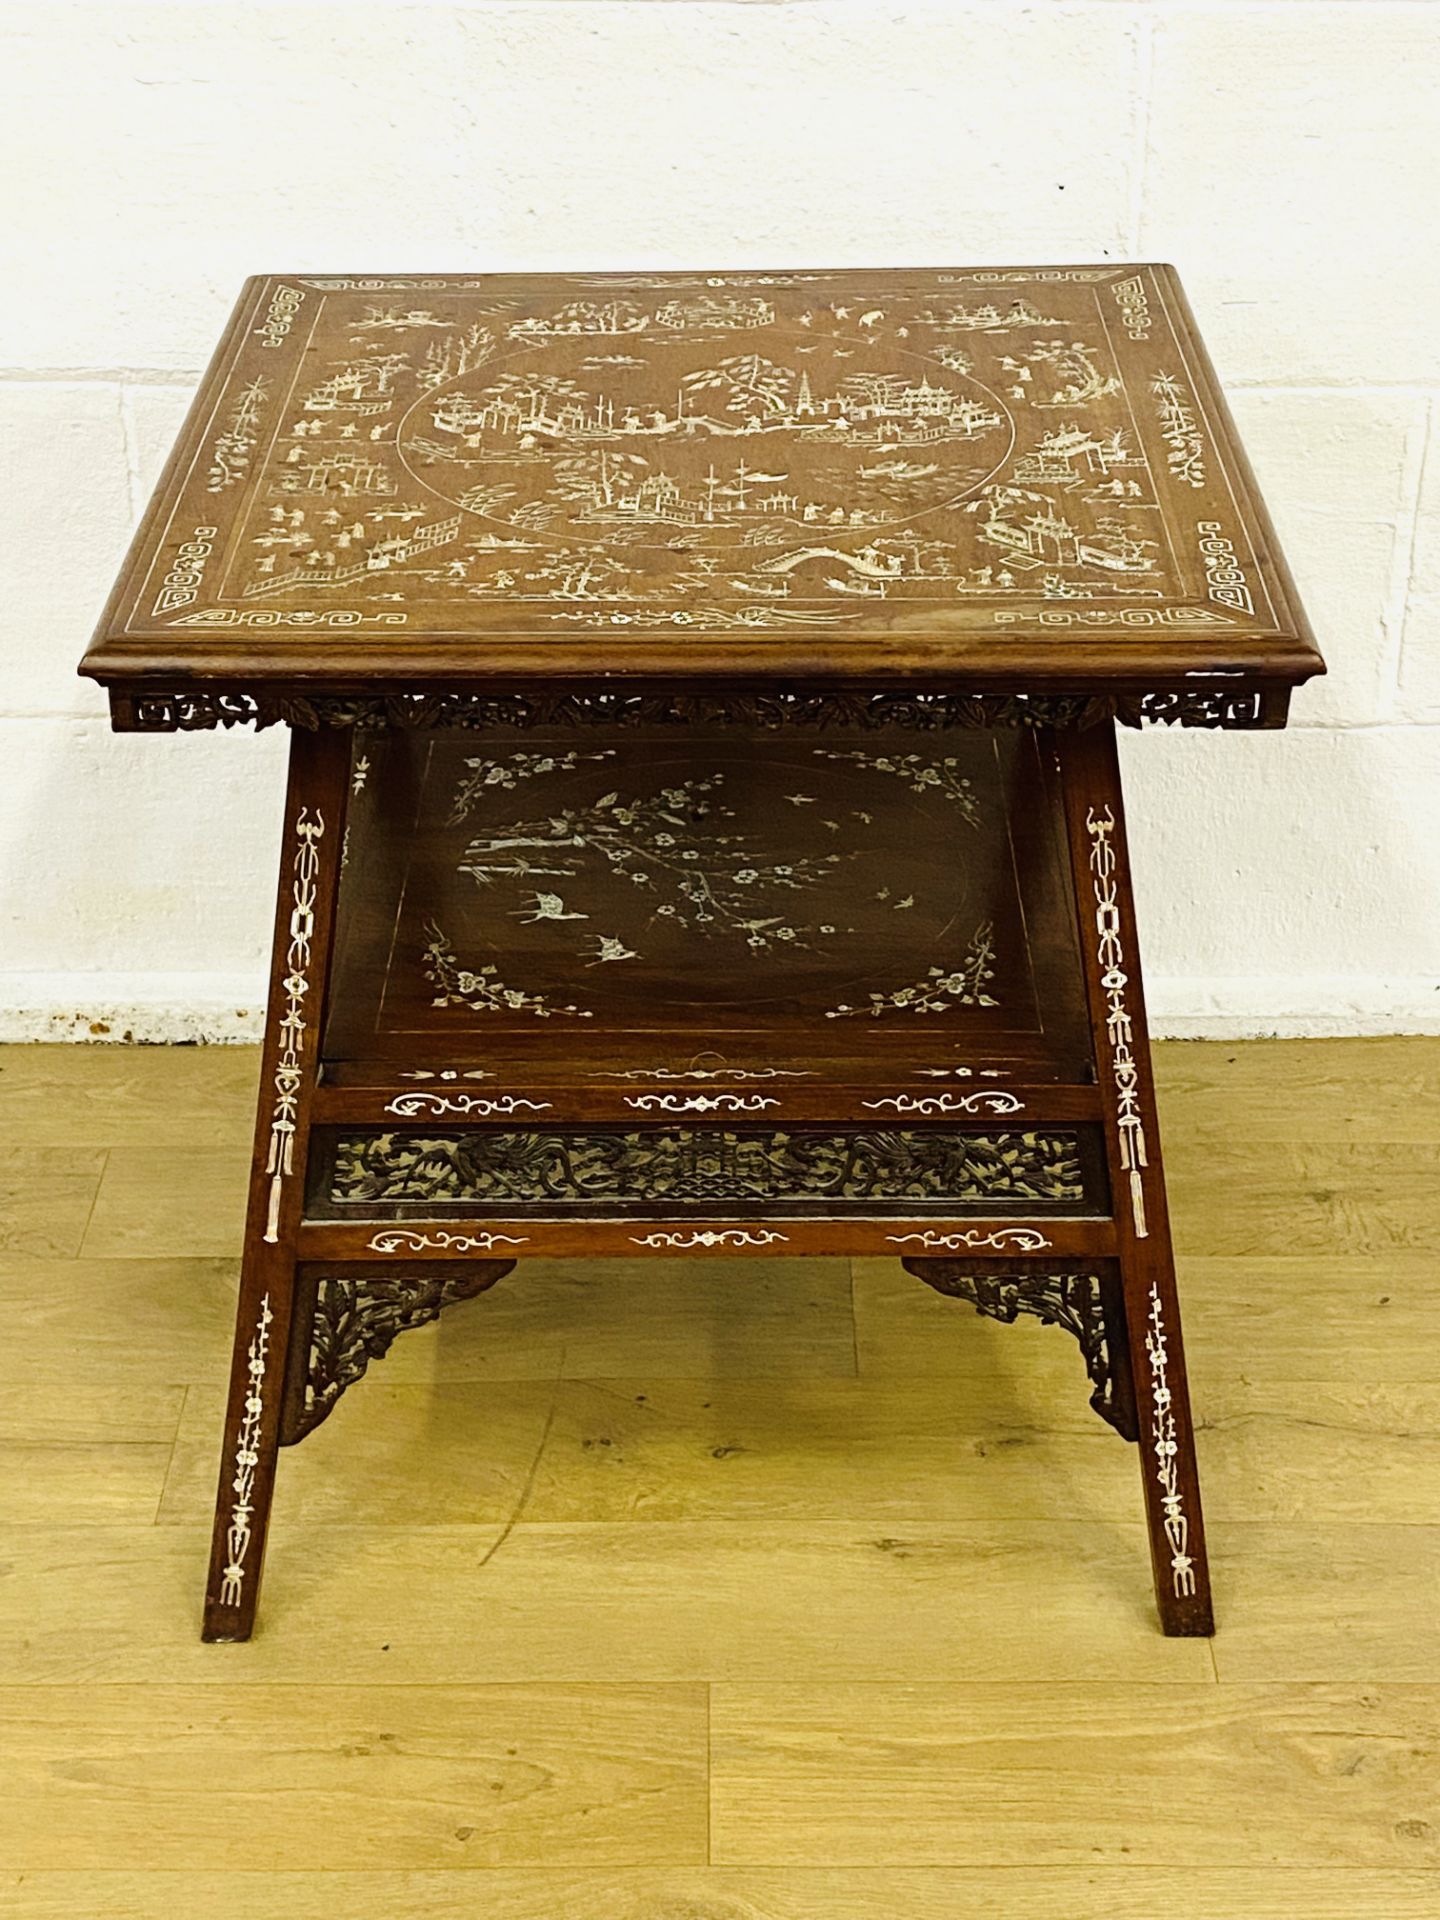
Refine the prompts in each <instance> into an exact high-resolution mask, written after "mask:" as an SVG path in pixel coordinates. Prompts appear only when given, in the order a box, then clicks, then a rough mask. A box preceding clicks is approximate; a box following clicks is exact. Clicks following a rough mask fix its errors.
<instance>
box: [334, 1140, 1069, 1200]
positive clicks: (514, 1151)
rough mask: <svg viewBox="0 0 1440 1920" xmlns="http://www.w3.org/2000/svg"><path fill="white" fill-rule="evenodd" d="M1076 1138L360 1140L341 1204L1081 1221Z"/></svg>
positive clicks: (338, 1152)
mask: <svg viewBox="0 0 1440 1920" xmlns="http://www.w3.org/2000/svg"><path fill="white" fill-rule="evenodd" d="M1085 1192H1086V1190H1085V1182H1084V1176H1083V1172H1082V1168H1081V1163H1080V1154H1079V1142H1078V1139H1077V1136H1076V1135H1075V1134H1074V1133H1071V1132H1046V1133H992V1134H978V1133H940V1132H929V1131H927V1132H919V1133H908V1132H889V1131H885V1132H873V1133H843V1134H842V1133H818V1132H817V1133H807V1132H800V1131H795V1132H790V1131H786V1132H761V1131H757V1132H753V1133H752V1132H731V1131H729V1130H728V1129H727V1130H720V1129H707V1128H698V1127H697V1128H694V1129H689V1128H687V1129H678V1128H677V1129H673V1130H671V1129H665V1130H657V1131H650V1130H647V1131H645V1132H643V1133H642V1132H635V1133H627V1132H610V1131H601V1130H594V1131H588V1130H587V1131H581V1130H578V1129H577V1130H575V1131H567V1132H565V1133H540V1132H528V1131H527V1132H524V1133H519V1132H515V1133H511V1132H504V1133H501V1132H489V1131H486V1132H475V1133H458V1134H416V1133H408V1132H394V1133H390V1132H385V1133H346V1134H342V1135H341V1136H340V1138H339V1140H338V1141H337V1142H336V1147H335V1162H334V1170H333V1173H332V1176H331V1180H330V1199H331V1201H332V1202H333V1203H335V1204H336V1205H338V1206H342V1207H347V1208H353V1207H356V1206H365V1205H371V1204H375V1203H386V1204H394V1203H406V1202H408V1203H412V1204H415V1203H418V1204H421V1205H430V1206H433V1205H437V1204H445V1203H453V1202H456V1201H464V1202H469V1203H477V1204H482V1205H494V1204H496V1203H504V1204H507V1205H513V1204H516V1203H519V1204H521V1205H524V1204H530V1205H541V1206H544V1205H547V1204H549V1205H553V1204H554V1203H555V1202H557V1201H559V1202H566V1201H568V1202H575V1201H589V1202H591V1203H601V1204H605V1205H612V1204H616V1203H622V1202H627V1201H628V1202H652V1201H660V1202H666V1203H671V1204H695V1203H714V1202H717V1201H718V1202H725V1201H746V1202H749V1201H756V1200H762V1201H765V1200H770V1201H773V1200H827V1201H831V1202H834V1201H861V1202H873V1201H879V1202H888V1203H896V1202H902V1201H904V1202H916V1201H925V1200H931V1201H938V1200H944V1201H947V1202H954V1203H956V1204H966V1203H969V1204H972V1205H981V1204H988V1203H993V1202H996V1201H999V1202H1001V1203H1005V1202H1011V1203H1013V1202H1014V1201H1017V1200H1023V1201H1025V1202H1026V1206H1027V1210H1033V1211H1036V1212H1047V1211H1048V1212H1056V1211H1062V1210H1065V1209H1067V1208H1068V1209H1072V1210H1073V1208H1074V1207H1075V1205H1076V1203H1077V1202H1081V1201H1083V1200H1084V1198H1085Z"/></svg>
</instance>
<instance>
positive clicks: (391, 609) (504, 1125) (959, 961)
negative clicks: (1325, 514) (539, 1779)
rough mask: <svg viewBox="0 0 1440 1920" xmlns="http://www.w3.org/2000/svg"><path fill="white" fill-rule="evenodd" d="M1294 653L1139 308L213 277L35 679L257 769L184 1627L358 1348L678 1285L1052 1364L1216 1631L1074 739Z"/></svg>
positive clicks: (903, 292) (1125, 906) (1195, 1610)
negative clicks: (203, 369)
mask: <svg viewBox="0 0 1440 1920" xmlns="http://www.w3.org/2000/svg"><path fill="white" fill-rule="evenodd" d="M1323 670H1324V668H1323V662H1322V661H1321V659H1320V656H1319V654H1318V652H1317V651H1316V648H1315V645H1314V642H1313V640H1312V639H1311V637H1310V635H1309V632H1308V630H1307V627H1306V624H1305V620H1304V616H1303V614H1302V612H1301V610H1300V608H1299V606H1298V604H1297V601H1296V598H1295V594H1294V589H1293V586H1292V584H1291V582H1290V579H1289V576H1288V575H1287V573H1286V570H1285V567H1284V564H1283V562H1282V560H1281V557H1280V555H1279V552H1278V550H1277V548H1276V544H1275V540H1274V536H1273V533H1272V531H1271V528H1270V525H1269V522H1268V520H1267V518H1266V516H1265V512H1264V509H1263V507H1262V505H1261V503H1260V500H1259V498H1258V496H1257V493H1256V489H1255V485H1254V482H1253V479H1252V477H1251V475H1250V472H1249V469H1248V468H1247V466H1246V463H1245V460H1244V457H1243V454H1242V452H1241V449H1240V447H1239V445H1238V442H1237V440H1236V436H1235V433H1234V429H1233V427H1232V425H1231V422H1230V420H1229V416H1228V414H1227V412H1226V409H1225V406H1224V402H1223V399H1222V397H1221V394H1220V390H1219V387H1218V385H1217V382H1216V378H1215V375H1214V372H1213V371H1212V369H1211V366H1210V363H1209V361H1208V360H1207V358H1206V356H1205V353H1204V351H1203V349H1202V347H1201V345H1200V343H1199V340H1198V338H1197V336H1196V332H1195V327H1194V322H1193V320H1192V318H1191V316H1190V313H1189V311H1188V309H1187V307H1186V305H1185V301H1184V297H1183V294H1182V292H1181V289H1180V286H1179V282H1178V280H1177V277H1176V275H1175V273H1174V271H1173V270H1172V269H1171V268H1169V267H1164V266H1150V265H1108V266H1096V267H1055V268H1028V267H1026V268H1016V269H998V268H985V269H956V270H951V271H929V270H927V271H920V270H910V269H899V270H893V271H885V272H858V271H853V270H849V269H846V270H838V271H833V272H826V271H816V272H774V273H763V272H753V273H752V272H743V273H735V272H729V273H714V274H702V273H676V274H650V273H637V274H620V273H616V274H585V275H554V276H508V275H493V276H455V275H445V274H437V275H431V276H424V275H408V276H384V275H380V276H370V277H356V278H345V277H334V278H327V277H322V276H316V275H311V274H282V275H274V276H265V277H261V278H258V279H254V280H252V281H250V282H248V283H247V285H246V287H245V289H244V292H243V294H242V296H241V298H240V301H239V304H238V306H237V307H236V309H235V313H234V316H233V318H232V320H231V322H230V325H229V327H228V329H227V331H226V333H225V335H224V337H223V339H222V341H221V343H220V346H219V349H218V351H217V353H216V356H215V358H214V361H213V362H212V364H211V367H210V369H209V371H208V373H207V374H206V376H205V379H204V382H203V384H202V386H201V388H200V391H199V395H198V397H197V399H196V402H195V405H194V408H193V410H192V412H191V414H190V417H189V419H188V421H187V423H186V425H185V428H184V431H183V433H182V434H181V436H180V440H179V443H178V445H177V446H176V449H175V452H174V454H173V456H172V458H171V461H170V464H169V466H168V467H167V469H166V472H165V475H164V478H163V480H162V482H161V484H160V487H159V489H158V491H157V493H156V495H155V499H154V501H153V503H152V505H151V507H150V510H149V512H148V513H147V515H146V517H145V520H144V522H143V524H142V526H141V529H140V531H139V533H138V535H137V537H136V540H135V543H134V545H133V547H132V549H131V552H130V554H129V557H128V559H127V561H126V563H125V566H124V569H123V572H122V574H121V576H120V579H119V582H118V584H117V586H116V589H115V592H114V594H113V596H112V598H111V600H110V602H109V605H108V607H107V609H106V612H105V614H104V617H103V620H102V623H101V626H100V630H99V632H98V634H97V637H96V639H95V642H94V644H93V645H92V647H91V650H90V651H89V653H88V654H87V656H86V658H85V661H84V663H83V666H82V671H83V672H85V673H88V674H90V675H92V676H93V677H94V678H95V679H97V680H99V681H100V682H102V683H103V685H104V686H105V687H106V688H107V689H108V693H109V699H110V704H111V711H112V716H113V721H114V724H115V726H116V727H117V728H120V729H124V730H133V731H142V732H144V731H152V732H175V731H186V730H189V729H192V728H213V727H234V726H237V725H241V724H243V723H250V722H253V723H254V724H255V725H256V726H257V727H260V726H267V725H270V724H272V723H277V722H278V723H284V724H287V725H288V726H289V728H290V773H289V785H288V790H287V794H286V798H285V812H284V840H283V848H282V853H281V860H280V873H279V883H278V889H277V897H276V911H275V942H274V965H273V970H272V975H271V983H270V1001H269V1012H268V1016H267V1024H266V1030H265V1042H264V1055H263V1066H262V1082H261V1092H260V1101H259V1110H258V1114H257V1121H256V1133H255V1150H254V1159H253V1167H252V1172H251V1177H250V1191H249V1212H248V1217H247V1225H246V1230H245V1242H244V1256H243V1268H242V1277H241V1286H240V1300H239V1311H238V1319H237V1324H236V1333H235V1347H234V1362H233V1373H232V1380H231V1387H230V1397H229V1409H228V1413H227V1418H226V1424H225V1432H224V1438H223V1452H222V1462H221V1476H220V1485H219V1492H218V1498H217V1505H216V1514H215V1536H214V1550H213V1554H212V1560H211V1566H210V1574H209V1583H208V1588H207V1595H206V1606H205V1620H204V1634H205V1637H206V1638H207V1639H209V1640H237V1639H244V1638H246V1637H247V1636H248V1635H249V1634H250V1632H251V1629H252V1626H253V1623H254V1618H255V1607H256V1600H257V1597H258V1593H259V1587H260V1575H261V1565H262V1559H263V1554H264V1547H265V1534H266V1525H267V1520H268V1516H269V1512H270V1506H271V1498H272V1491H273V1486H274V1479H275V1469H276V1460H277V1452H278V1449H279V1448H280V1447H281V1446H284V1445H287V1444H291V1443H294V1442H295V1441H298V1440H299V1439H301V1438H302V1437H303V1436H304V1435H306V1434H307V1433H309V1432H311V1431H312V1430H313V1429H314V1428H315V1427H316V1426H317V1425H318V1424H319V1422H320V1421H322V1420H323V1419H324V1418H325V1416H326V1415H327V1414H328V1412H329V1411H330V1409H331V1408H332V1407H333V1406H334V1405H335V1403H336V1401H337V1399H338V1398H339V1396H340V1395H341V1394H342V1393H343V1392H345V1391H346V1389H347V1388H348V1387H349V1386H350V1385H352V1384H353V1383H354V1382H355V1381H356V1380H357V1379H358V1378H359V1377H360V1376H361V1375H362V1374H363V1373H364V1372H365V1370H366V1368H367V1366H368V1365H369V1364H370V1363H371V1362H372V1361H374V1360H377V1359H379V1358H380V1356H382V1355H383V1354H384V1353H385V1351H386V1350H387V1348H388V1347H389V1346H390V1344H391V1342H392V1341H393V1340H394V1339H396V1338H397V1337H398V1336H399V1335H400V1334H401V1333H402V1332H403V1331H404V1330H405V1329H407V1328H410V1327H414V1326H417V1325H419V1324H421V1323H423V1322H425V1321H428V1320H431V1319H433V1318H435V1316H436V1315H437V1314H439V1313H440V1312H442V1311H443V1310H444V1309H445V1308H447V1307H448V1306H450V1305H451V1304H452V1303H454V1302H457V1301H459V1300H462V1299H465V1298H468V1297H471V1296H473V1295H476V1294H479V1293H481V1292H483V1291H484V1290H486V1289H487V1288H489V1287H491V1286H493V1285H494V1284H495V1283H496V1282H497V1280H499V1279H500V1278H501V1276H502V1275H504V1274H506V1273H508V1272H509V1271H510V1270H511V1268H512V1267H513V1266H515V1264H516V1262H517V1261H518V1262H520V1263H521V1274H520V1277H521V1278H523V1262H524V1260H525V1259H526V1258H528V1257H531V1256H536V1255H546V1256H556V1255H559V1256H562V1257H566V1258H571V1257H574V1258H579V1257H582V1256H590V1255H605V1254H609V1255H615V1254H624V1255H626V1256H629V1257H634V1256H637V1255H648V1254H654V1255H658V1256H673V1255H676V1254H680V1253H684V1254H686V1255H687V1256H688V1255H694V1256H696V1257H705V1256H714V1255H718V1254H745V1255H763V1256H774V1255H777V1254H792V1253H793V1254H869V1255H876V1254H884V1255H887V1256H890V1257H893V1258H898V1259H900V1260H902V1261H903V1263H904V1265H905V1266H906V1267H907V1268H908V1269H909V1270H910V1271H911V1272H912V1273H913V1274H914V1275H915V1276H916V1277H917V1278H918V1279H919V1280H921V1281H924V1282H926V1283H928V1284H929V1285H930V1286H932V1287H935V1288H937V1289H938V1290H939V1291H940V1292H941V1293H944V1294H947V1295H951V1296H953V1297H954V1298H956V1299H958V1300H962V1301H966V1302H969V1303H970V1304H971V1305H972V1306H974V1307H975V1308H976V1309H977V1310H978V1311H979V1312H981V1313H984V1314H989V1315H993V1316H996V1317H997V1318H999V1319H1001V1320H1006V1321H1013V1320H1015V1319H1016V1317H1017V1316H1018V1315H1019V1314H1021V1313H1026V1314H1034V1315H1037V1316H1038V1317H1039V1318H1040V1319H1041V1320H1042V1321H1044V1322H1046V1323H1048V1324H1052V1325H1056V1326H1059V1327H1061V1328H1063V1329H1065V1330H1066V1331H1067V1332H1069V1333H1070V1334H1071V1335H1072V1336H1073V1337H1074V1338H1075V1340H1076V1341H1077V1343H1078V1345H1079V1347H1080V1350H1081V1356H1082V1360H1083V1366H1084V1371H1085V1375H1086V1377H1087V1378H1088V1382H1089V1385H1090V1399H1091V1404H1092V1405H1093V1406H1094V1408H1095V1410H1096V1412H1097V1413H1098V1414H1099V1415H1100V1416H1101V1417H1102V1418H1103V1419H1105V1420H1106V1421H1108V1422H1109V1423H1110V1425H1111V1426H1112V1427H1114V1428H1115V1429H1116V1430H1117V1432H1118V1433H1119V1434H1121V1435H1123V1436H1124V1437H1125V1438H1126V1439H1128V1440H1131V1441H1134V1442H1137V1443H1138V1453H1139V1459H1140V1469H1141V1481H1142V1486H1143V1490H1144V1501H1145V1512H1146V1516H1147V1521H1148V1527H1149V1537H1150V1543H1151V1549H1152V1560H1153V1570H1154V1580H1155V1592H1156V1598H1157V1603H1158V1608H1159V1616H1160V1622H1161V1625H1162V1627H1163V1629H1164V1631H1165V1632H1166V1633H1171V1634H1206V1633H1209V1632H1211V1631H1212V1613H1211V1600H1210V1586H1209V1577H1208V1573H1207V1567H1206V1558H1205V1544H1204V1532H1203V1525H1202V1520H1201V1510H1200V1494H1199V1486H1198V1482H1197V1478H1196V1471H1195V1457H1194V1445H1193V1437H1192V1424H1191V1413H1190V1405H1189V1398H1188V1394H1187V1390H1186V1379H1185V1362H1184V1354H1183V1349H1182V1344H1181V1332H1180V1317H1179V1306H1178V1302H1177V1299H1176V1290H1175V1276H1174V1267H1173V1261H1172V1254H1171V1241H1170V1231H1169V1226H1168V1221H1167V1215H1166V1202H1165V1184H1164V1175H1163V1170H1162V1163H1161V1157H1160V1142H1159V1134H1158V1128H1157V1124H1156V1116H1155V1103H1154V1094H1153V1089H1152V1083H1151V1074H1150V1063H1149V1055H1148V1045H1147V1039H1146V1026H1145V1011H1144V1000H1143V992H1142V986H1141V976H1140V966H1139V954H1138V945H1137V939H1138V936H1137V930H1136V925H1135V915H1134V905H1133V900H1132V895H1131V884H1130V871H1129V863H1128V857H1127V851H1126V841H1125V826H1124V812H1123V807H1122V801H1121V791H1120V777H1119V772H1118V768H1117V761H1116V751H1115V725H1116V723H1117V722H1118V723H1123V724H1127V725H1136V724H1139V723H1140V722H1143V721H1157V722H1166V723H1177V724H1179V725H1180V726H1203V727H1234V728H1242V727H1243V728H1277V727H1280V726H1282V725H1283V724H1284V722H1285V718H1286V713H1287V709H1288V704H1289V697H1290V692H1291V689H1292V688H1293V687H1294V686H1296V685H1298V684H1300V683H1302V682H1303V681H1304V680H1306V679H1307V678H1308V677H1309V676H1311V675H1312V674H1316V673H1319V672H1323ZM517 1283H518V1280H517ZM1077 1373H1078V1368H1077Z"/></svg>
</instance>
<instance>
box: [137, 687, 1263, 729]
mask: <svg viewBox="0 0 1440 1920" xmlns="http://www.w3.org/2000/svg"><path fill="white" fill-rule="evenodd" d="M1287 700H1288V690H1287V689H1281V690H1280V691H1279V692H1278V693H1277V692H1276V691H1275V690H1273V689H1272V690H1267V691H1264V692H1262V691H1260V690H1258V689H1255V688H1243V687H1234V686H1231V687H1226V688H1224V689H1216V688H1215V687H1213V686H1211V687H1195V688H1186V689H1184V690H1181V691H1171V692H1155V693H1139V694H1114V695H1111V694H1079V693H1076V694H1038V693H1032V694H1025V693H1015V694H997V693H924V692H921V693H914V692H908V693H907V692H903V691H891V692H887V691H884V690H879V689H876V690H866V689H859V690H846V691H839V692H836V691H824V690H820V689H815V690H808V691H807V690H805V689H794V690H782V691H777V692H772V693H714V694H680V693H626V692H623V691H597V692H593V693H572V692H564V691H559V690H557V691H552V692H537V693H495V694H491V693H461V692H436V693H401V694H387V695H374V696H368V695H367V696H361V695H350V694H314V695H300V694H294V695H287V694H279V693H276V694H270V693H264V694H259V693H246V692H229V693H209V692H199V691H196V690H193V689H188V688H187V689H180V688H175V689H163V690H162V689H156V690H154V691H149V690H147V691H146V692H145V693H142V694H129V693H121V692H119V691H116V692H115V693H114V694H113V695H112V710H113V714H114V719H115V724H116V726H117V727H118V728H120V729H121V730H123V731H125V732H132V733H189V732H194V731H203V730H206V729H210V728H215V727H236V726H247V725H254V726H255V727H257V728H259V727H270V726H276V725H278V724H282V723H283V724H286V725H289V726H292V727H305V728H307V729H310V730H314V729H317V728H320V727H354V726H359V727H420V728H426V727H461V728H465V729H467V730H480V729H484V728H489V727H518V728H523V727H545V726H557V725H558V726H575V727H585V726H639V725H643V724H653V723H656V722H659V723H661V724H674V725H679V726H685V725H692V724H703V723H715V724H728V725H739V726H748V727H784V726H806V727H859V728H862V729H869V728H874V727H884V726H900V727H910V728H916V729H920V730H927V729H930V728H943V727H1088V726H1095V725H1097V724H1099V723H1100V722H1102V721H1105V720H1109V719H1115V720H1119V721H1120V722H1121V723H1122V724H1124V725H1126V726H1139V725H1141V724H1142V723H1143V722H1145V721H1156V722H1159V723H1161V724H1162V725H1165V726H1184V727H1230V728H1234V727H1269V726H1279V725H1282V724H1283V722H1284V717H1285V706H1286V701H1287Z"/></svg>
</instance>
